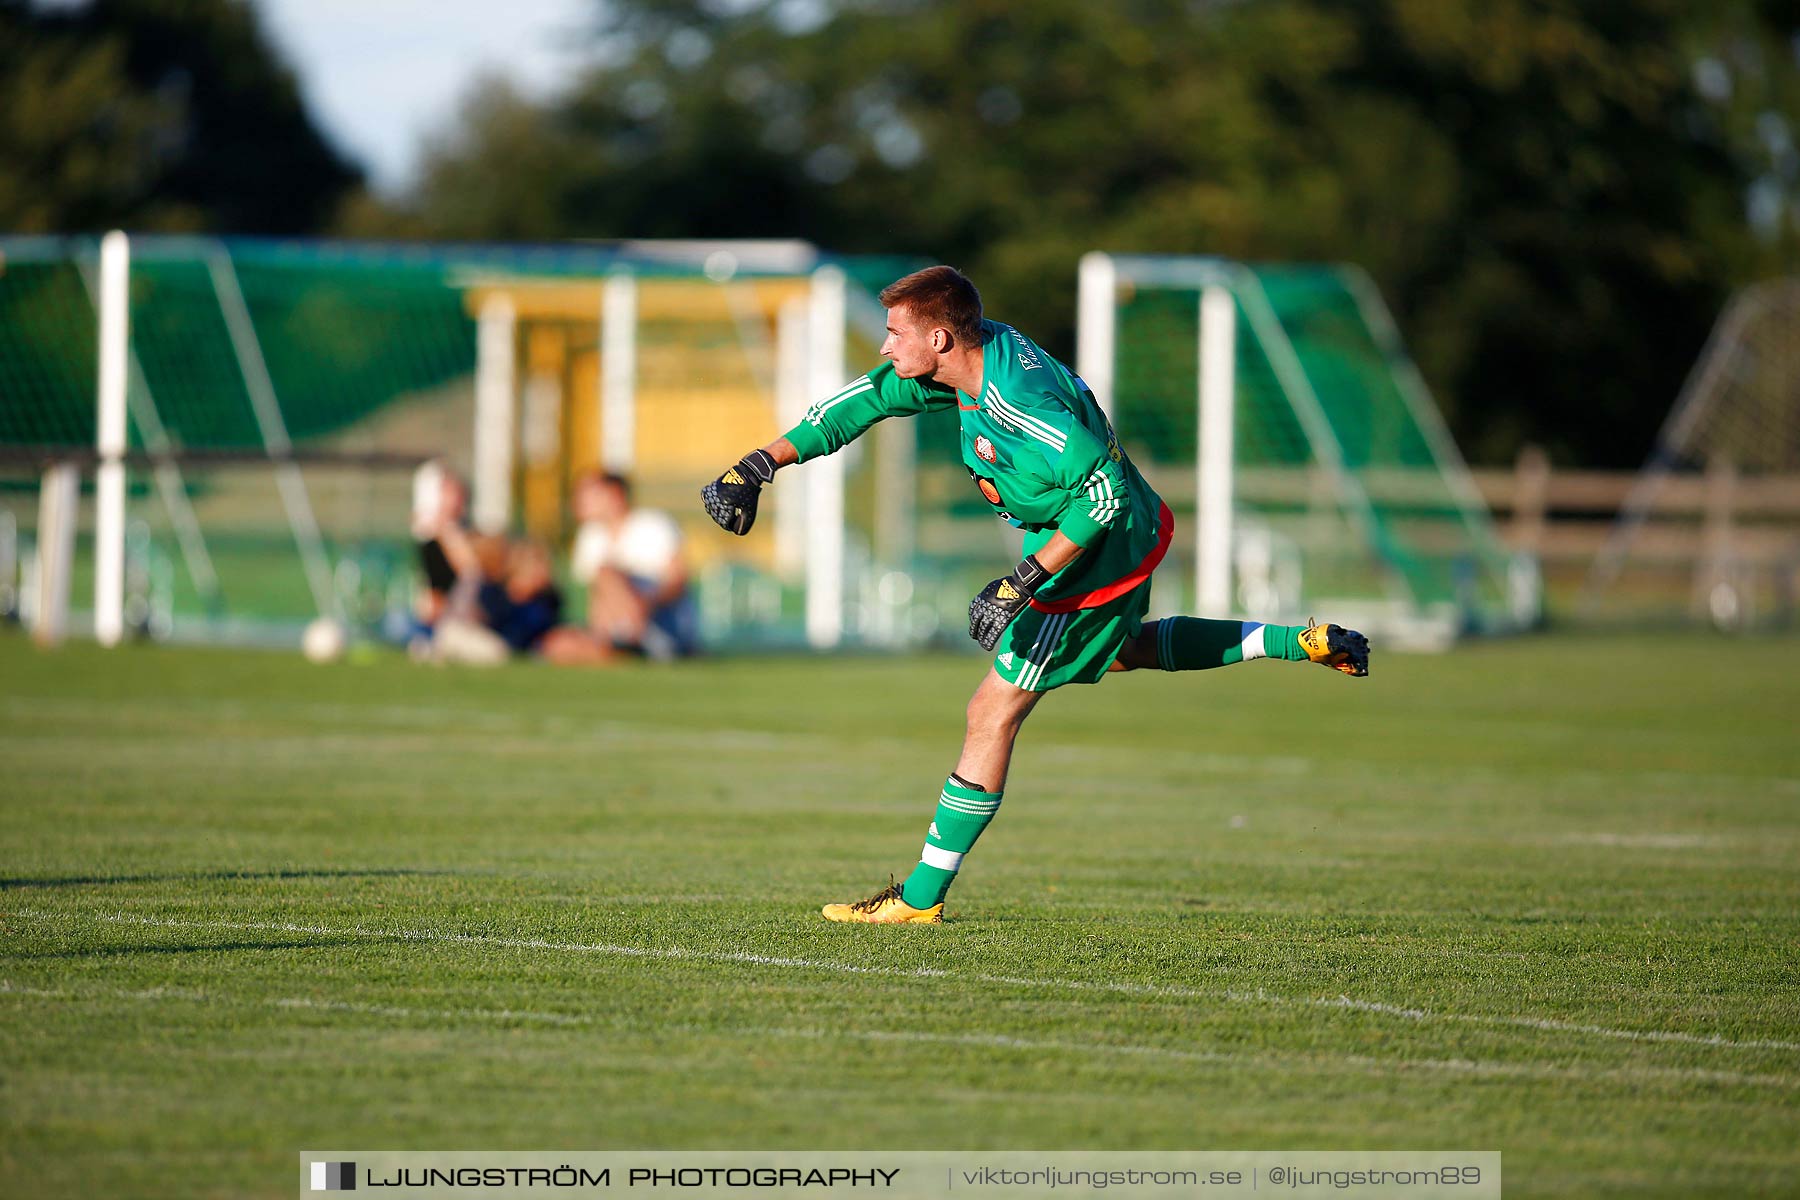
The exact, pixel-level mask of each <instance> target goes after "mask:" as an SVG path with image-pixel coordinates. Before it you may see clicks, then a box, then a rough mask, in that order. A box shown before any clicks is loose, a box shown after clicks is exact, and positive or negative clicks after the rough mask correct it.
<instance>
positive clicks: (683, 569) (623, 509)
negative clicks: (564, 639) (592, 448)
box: [571, 471, 699, 658]
mask: <svg viewBox="0 0 1800 1200" xmlns="http://www.w3.org/2000/svg"><path fill="white" fill-rule="evenodd" d="M574 507H575V517H576V519H577V520H578V521H580V522H581V527H580V529H579V530H577V532H576V534H575V548H574V552H573V554H572V556H571V557H572V559H573V563H572V565H573V567H574V571H575V577H576V578H577V579H579V580H581V581H582V582H584V583H586V584H587V588H588V628H589V629H591V630H593V632H594V634H595V635H596V636H597V637H599V638H600V639H601V640H602V641H603V642H610V643H611V644H612V645H613V646H614V647H615V648H616V649H620V650H626V651H630V652H635V653H641V654H644V655H646V656H648V657H650V658H676V657H681V656H686V655H689V654H693V653H694V652H695V651H696V650H697V649H698V648H699V639H698V628H699V614H698V611H697V610H696V608H695V605H694V599H693V596H692V595H691V594H690V593H689V591H688V571H687V563H686V561H685V560H684V559H683V557H682V550H681V527H680V526H679V525H677V524H676V523H675V519H674V518H673V517H671V516H669V514H668V513H665V512H659V511H657V510H656V509H650V508H633V507H632V506H631V483H630V481H629V480H627V479H626V478H625V477H624V476H623V475H615V474H608V473H602V472H600V471H590V472H588V473H587V474H585V475H583V476H582V477H581V478H580V479H578V480H577V481H576V483H575V497H574Z"/></svg>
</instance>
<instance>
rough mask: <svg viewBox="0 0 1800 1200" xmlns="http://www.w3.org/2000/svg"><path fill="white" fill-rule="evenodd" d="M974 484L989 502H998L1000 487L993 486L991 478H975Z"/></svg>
mask: <svg viewBox="0 0 1800 1200" xmlns="http://www.w3.org/2000/svg"><path fill="white" fill-rule="evenodd" d="M975 486H976V487H978V488H980V489H981V495H982V497H983V498H984V499H986V500H987V502H988V503H989V504H998V503H1000V489H999V488H997V487H995V486H994V481H993V480H991V479H980V478H977V479H976V480H975Z"/></svg>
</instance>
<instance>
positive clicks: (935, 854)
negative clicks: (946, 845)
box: [919, 842, 963, 871]
mask: <svg viewBox="0 0 1800 1200" xmlns="http://www.w3.org/2000/svg"><path fill="white" fill-rule="evenodd" d="M962 860H963V856H962V855H960V854H958V853H957V852H956V851H954V850H945V849H943V848H942V847H940V846H933V845H932V844H931V843H930V842H926V843H925V849H923V850H921V851H919V861H920V862H922V863H924V864H925V865H926V866H928V867H936V868H937V869H938V870H940V871H959V870H961V869H962Z"/></svg>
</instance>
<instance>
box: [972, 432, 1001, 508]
mask: <svg viewBox="0 0 1800 1200" xmlns="http://www.w3.org/2000/svg"><path fill="white" fill-rule="evenodd" d="M975 457H976V458H979V459H980V460H981V461H982V462H990V463H991V462H993V461H994V457H995V455H994V443H992V442H990V441H988V440H987V439H986V438H984V437H977V438H976V439H975ZM995 503H998V501H996V502H995Z"/></svg>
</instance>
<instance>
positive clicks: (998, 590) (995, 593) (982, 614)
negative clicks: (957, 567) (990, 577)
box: [969, 554, 1050, 650]
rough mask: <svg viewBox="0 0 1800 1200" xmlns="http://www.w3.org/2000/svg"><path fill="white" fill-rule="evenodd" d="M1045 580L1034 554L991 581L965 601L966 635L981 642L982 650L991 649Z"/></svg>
mask: <svg viewBox="0 0 1800 1200" xmlns="http://www.w3.org/2000/svg"><path fill="white" fill-rule="evenodd" d="M1048 578H1050V572H1049V571H1047V570H1045V569H1044V564H1043V563H1041V562H1039V561H1038V560H1037V557H1036V556H1035V555H1030V554H1028V555H1026V556H1025V561H1024V562H1021V563H1020V564H1019V565H1018V566H1016V567H1014V568H1013V573H1012V574H1011V575H1008V576H1005V577H1004V578H1001V579H996V580H994V582H992V583H990V584H988V585H987V586H986V587H984V588H982V589H981V594H980V595H979V596H976V597H975V599H973V600H971V601H969V636H970V637H972V638H974V639H975V640H976V641H977V642H979V643H981V648H982V649H983V650H992V649H993V648H994V647H995V646H997V645H998V644H999V643H1000V635H1001V634H1003V633H1005V632H1006V627H1007V626H1008V625H1011V624H1012V620H1013V618H1014V617H1016V616H1018V615H1019V613H1020V612H1022V611H1023V610H1024V608H1025V606H1026V605H1027V604H1029V603H1030V602H1031V597H1032V596H1033V595H1035V594H1036V593H1037V590H1038V589H1039V588H1040V587H1042V586H1044V580H1046V579H1048Z"/></svg>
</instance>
